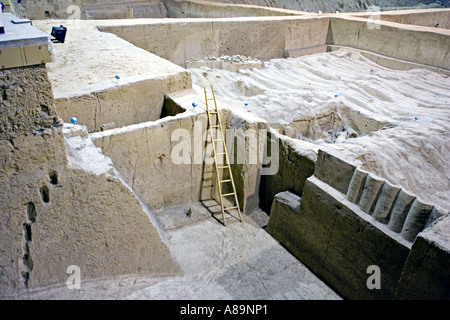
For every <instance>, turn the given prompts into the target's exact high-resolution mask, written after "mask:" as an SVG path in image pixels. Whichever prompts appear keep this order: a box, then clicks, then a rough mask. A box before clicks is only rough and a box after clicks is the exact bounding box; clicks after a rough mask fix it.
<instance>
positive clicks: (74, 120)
mask: <svg viewBox="0 0 450 320" xmlns="http://www.w3.org/2000/svg"><path fill="white" fill-rule="evenodd" d="M70 122H72V123H73V124H75V123H77V122H78V119H77V118H75V117H73V118H71V119H70Z"/></svg>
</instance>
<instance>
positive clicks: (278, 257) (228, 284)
mask: <svg viewBox="0 0 450 320" xmlns="http://www.w3.org/2000/svg"><path fill="white" fill-rule="evenodd" d="M189 209H191V212H192V215H191V216H190V217H189V216H188V215H187V212H188V211H189ZM258 214H259V215H264V214H263V213H261V212H260V213H255V215H258ZM155 215H156V217H157V219H158V220H159V221H160V223H161V225H162V226H163V228H164V229H165V233H166V237H167V240H168V246H169V248H170V250H171V252H172V255H173V257H174V258H175V260H176V261H177V262H178V263H179V264H180V266H181V268H182V270H183V274H180V275H176V276H173V277H162V278H145V277H134V276H128V277H119V278H116V279H101V280H95V281H83V279H81V288H80V289H71V290H70V289H68V288H67V287H65V286H62V287H55V288H48V289H45V290H39V291H34V292H33V291H30V292H29V293H27V294H26V295H22V296H20V297H16V298H20V299H133V300H135V299H138V300H139V299H148V300H184V299H188V300H219V299H232V300H242V299H248V300H265V299H268V300H278V299H279V300H288V299H293V300H328V299H330V300H340V299H341V297H340V296H339V295H338V294H336V293H335V292H334V291H333V290H331V289H330V288H329V287H328V286H327V285H325V284H324V283H323V282H322V281H321V280H320V279H318V278H317V277H316V276H315V275H314V274H313V273H312V272H311V271H310V270H309V269H308V268H306V267H305V266H304V265H303V264H302V263H300V262H299V261H298V260H297V259H296V258H295V257H293V256H292V255H291V254H290V253H289V252H287V251H286V249H284V248H283V247H282V246H281V245H280V244H279V243H278V242H277V241H275V240H274V239H273V238H272V237H271V236H270V235H269V234H268V233H267V232H266V231H265V230H264V228H261V226H260V225H259V224H258V223H256V222H255V220H258V221H260V224H261V223H263V224H264V222H261V221H264V218H259V219H255V220H253V219H252V218H250V217H249V216H245V217H244V222H239V221H238V220H236V219H234V218H233V217H232V216H228V217H227V226H226V227H224V226H223V225H222V224H221V223H220V222H219V221H218V220H217V219H215V218H214V217H211V214H210V212H209V211H208V209H206V208H205V206H204V205H203V204H201V203H194V204H190V205H185V206H182V207H177V208H172V209H168V210H163V211H160V212H156V213H155ZM81 276H82V275H81Z"/></svg>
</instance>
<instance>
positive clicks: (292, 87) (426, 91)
mask: <svg viewBox="0 0 450 320" xmlns="http://www.w3.org/2000/svg"><path fill="white" fill-rule="evenodd" d="M189 70H190V71H191V72H192V78H193V84H194V88H197V90H200V88H201V87H203V86H209V85H213V86H214V88H215V91H216V94H217V96H220V97H221V98H222V99H227V100H228V101H230V103H234V104H235V105H237V106H241V107H242V108H243V109H247V110H249V111H250V112H252V113H255V114H257V115H258V116H260V117H261V118H264V119H266V120H267V121H269V122H270V123H271V124H272V126H274V127H276V128H279V129H280V132H281V133H283V128H285V131H287V132H289V131H291V132H292V130H291V129H292V128H295V127H296V125H297V124H298V123H300V122H301V121H302V120H310V121H311V125H310V127H309V136H307V137H306V138H305V137H304V136H300V134H298V132H297V133H295V134H294V135H295V137H296V138H301V139H304V140H308V141H310V142H313V143H315V144H317V145H319V146H320V147H321V148H324V149H326V150H337V151H338V154H340V155H341V156H342V157H344V158H346V159H348V160H350V161H354V162H356V163H357V164H358V165H360V166H361V168H362V169H364V170H367V171H369V172H371V173H373V174H375V175H378V176H380V177H382V178H384V179H386V180H388V181H390V182H391V183H393V184H396V185H399V186H401V187H403V188H405V189H406V190H409V191H410V192H412V193H413V194H415V195H417V196H419V197H420V198H421V199H422V200H424V201H428V202H430V203H431V204H435V205H438V206H440V207H442V208H444V209H447V210H449V209H450V206H449V204H448V199H449V198H450V162H449V161H448V159H449V157H450V133H449V129H450V90H449V88H450V77H449V76H448V75H446V74H443V73H437V72H433V71H429V70H425V69H412V70H409V71H400V70H391V69H387V68H384V67H382V66H380V65H377V64H376V63H374V62H372V61H370V60H368V59H366V58H365V57H363V56H362V55H361V54H360V53H358V52H356V51H353V50H342V49H341V50H339V51H336V52H329V53H323V54H315V55H310V56H304V57H299V58H290V59H275V60H272V61H269V62H266V63H265V68H263V69H251V70H248V69H246V70H241V71H239V70H238V71H236V72H232V71H227V70H219V69H210V68H207V67H202V68H196V69H189ZM245 104H248V105H245ZM349 110H350V111H349ZM330 112H334V113H335V114H336V117H338V118H339V117H341V118H342V119H345V118H349V117H350V118H351V119H352V121H353V122H351V123H350V124H351V126H352V128H353V129H356V126H355V125H354V124H357V125H359V127H360V129H361V130H359V131H360V134H359V136H358V137H357V138H349V139H345V137H344V136H341V137H340V138H339V137H338V138H337V139H336V135H338V134H339V132H337V131H340V130H341V129H342V128H341V127H339V126H338V125H335V126H334V128H331V129H332V130H331V131H332V132H330V133H328V130H330V127H329V126H328V127H327V126H325V127H323V126H321V125H322V124H321V123H320V118H321V117H323V116H324V115H327V114H330ZM344 123H345V121H344ZM286 128H287V130H286ZM294 132H295V130H294ZM330 136H332V138H333V139H332V140H331V139H330V138H331V137H330ZM327 140H328V141H330V140H331V141H333V142H334V143H329V142H326V141H327Z"/></svg>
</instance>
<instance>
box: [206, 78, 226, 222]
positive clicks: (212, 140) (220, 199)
mask: <svg viewBox="0 0 450 320" xmlns="http://www.w3.org/2000/svg"><path fill="white" fill-rule="evenodd" d="M204 90H205V103H206V113H207V115H208V123H209V127H210V129H211V126H212V123H211V116H210V112H209V106H208V95H207V92H206V87H205V88H204ZM210 136H211V144H212V148H213V157H214V167H215V171H216V179H217V188H218V191H219V202H220V209H221V212H222V220H223V224H224V225H226V222H225V210H224V205H223V201H222V197H221V196H220V195H221V194H222V186H221V183H220V177H219V172H218V169H217V161H216V147H215V143H214V133H213V130H212V129H211V132H210Z"/></svg>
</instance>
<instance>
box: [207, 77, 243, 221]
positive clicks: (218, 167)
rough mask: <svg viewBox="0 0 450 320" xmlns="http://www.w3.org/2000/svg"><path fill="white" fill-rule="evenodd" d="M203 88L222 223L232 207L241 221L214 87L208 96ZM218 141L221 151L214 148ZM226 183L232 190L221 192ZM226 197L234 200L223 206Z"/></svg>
mask: <svg viewBox="0 0 450 320" xmlns="http://www.w3.org/2000/svg"><path fill="white" fill-rule="evenodd" d="M204 90H205V103H206V113H207V115H208V125H209V129H210V137H211V144H212V149H213V151H212V152H213V157H214V168H215V173H216V179H217V189H218V191H219V200H220V209H221V212H222V219H223V224H224V225H225V226H226V220H225V211H227V212H228V213H230V212H229V211H228V210H233V209H235V210H237V212H238V215H239V221H241V222H242V216H241V209H240V208H239V201H238V198H237V193H236V186H235V185H234V180H233V173H232V172H231V166H230V160H229V158H228V152H227V146H226V142H225V136H224V134H223V129H222V122H221V120H220V114H219V110H218V108H217V102H216V95H215V93H214V88H213V87H212V86H211V96H212V97H211V96H208V92H207V90H206V87H204ZM208 101H214V108H212V110H210V108H209V104H208ZM213 117H215V121H213V119H212V118H213ZM214 131H216V132H217V137H216V136H215V135H214ZM219 141H221V142H222V146H223V152H216V149H217V146H216V142H219ZM217 156H222V157H224V160H225V163H224V164H218V161H217V159H218V158H217ZM224 170H228V174H229V178H228V179H223V175H224ZM226 183H228V184H231V186H232V190H233V191H232V192H229V193H222V190H223V189H224V188H223V184H226ZM228 197H230V198H231V199H233V200H234V201H231V202H232V204H231V206H230V207H225V205H224V198H227V199H228Z"/></svg>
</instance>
